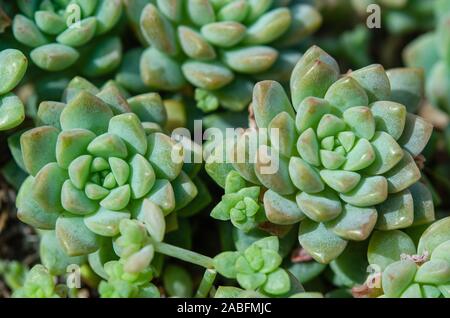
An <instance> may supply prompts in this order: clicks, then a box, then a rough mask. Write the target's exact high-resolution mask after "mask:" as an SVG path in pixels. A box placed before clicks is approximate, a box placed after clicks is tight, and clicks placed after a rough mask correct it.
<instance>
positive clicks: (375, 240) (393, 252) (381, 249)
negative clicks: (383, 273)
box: [367, 230, 420, 270]
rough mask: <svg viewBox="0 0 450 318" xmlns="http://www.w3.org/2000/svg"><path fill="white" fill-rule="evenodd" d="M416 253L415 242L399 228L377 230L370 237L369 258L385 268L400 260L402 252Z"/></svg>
mask: <svg viewBox="0 0 450 318" xmlns="http://www.w3.org/2000/svg"><path fill="white" fill-rule="evenodd" d="M415 253H416V247H415V245H414V242H413V241H412V239H411V238H410V237H409V236H408V235H407V234H405V233H403V232H401V231H399V230H392V231H387V232H383V231H375V232H374V233H373V234H372V237H371V238H370V242H369V248H368V250H367V259H368V260H369V263H370V264H372V265H377V266H379V267H380V270H384V269H385V268H386V267H387V266H388V265H389V264H392V263H394V262H396V261H398V260H400V255H401V254H407V255H414V254H415ZM419 253H420V252H419Z"/></svg>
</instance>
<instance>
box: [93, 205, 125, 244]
mask: <svg viewBox="0 0 450 318" xmlns="http://www.w3.org/2000/svg"><path fill="white" fill-rule="evenodd" d="M129 218H130V213H128V212H127V211H111V210H108V209H105V208H103V207H100V209H98V211H97V212H95V213H94V214H92V215H88V216H86V217H84V224H85V225H86V227H87V228H88V229H89V230H91V231H92V232H93V233H95V234H98V235H101V236H111V237H112V236H116V235H117V234H119V224H120V221H122V220H123V219H129Z"/></svg>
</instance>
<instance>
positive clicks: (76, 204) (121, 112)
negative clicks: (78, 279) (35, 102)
mask: <svg viewBox="0 0 450 318" xmlns="http://www.w3.org/2000/svg"><path fill="white" fill-rule="evenodd" d="M132 111H134V112H132ZM38 119H39V121H40V123H41V125H40V126H38V127H36V128H33V129H30V130H28V131H25V132H23V133H21V135H20V138H19V136H18V135H16V136H13V137H12V138H11V139H10V147H11V150H12V153H13V154H14V157H15V159H16V160H17V162H18V164H19V166H21V167H22V168H24V169H25V170H26V171H27V172H28V173H29V174H30V176H29V177H28V178H27V179H26V180H25V182H24V183H23V184H22V186H21V188H20V190H19V194H18V196H17V202H16V204H17V208H18V217H19V219H21V220H22V221H23V222H25V223H28V224H30V225H32V226H33V227H35V228H37V229H43V230H54V232H53V234H52V235H49V237H48V241H49V242H48V243H46V244H44V245H43V247H42V245H41V249H42V248H44V253H43V255H41V256H42V260H43V263H44V265H45V266H46V267H47V268H48V269H49V270H50V272H52V273H60V272H61V271H63V270H64V266H62V264H63V263H64V262H63V261H62V260H63V259H64V255H65V256H66V258H67V257H69V256H70V257H75V258H76V257H78V258H77V261H76V262H75V263H77V262H82V261H83V258H82V257H83V256H85V255H88V254H92V253H94V252H96V251H98V250H99V248H101V247H102V246H104V245H105V240H107V241H108V240H109V241H111V238H112V237H115V236H116V235H118V234H119V230H120V229H119V224H120V222H121V221H122V220H124V219H125V220H128V219H138V220H142V221H144V222H145V221H148V222H150V221H151V222H150V223H149V224H151V225H148V226H149V232H150V233H151V234H152V236H153V237H154V238H155V239H158V240H162V238H163V236H164V233H165V230H166V228H165V220H164V218H165V217H167V216H168V215H170V214H173V213H176V211H180V210H181V209H183V208H186V207H187V206H188V204H189V203H190V202H191V201H192V200H193V199H194V198H195V197H196V196H197V194H198V189H197V186H196V185H195V183H194V182H193V181H192V179H191V178H194V177H195V173H196V171H198V169H194V165H195V164H184V163H183V160H182V159H183V157H182V155H183V154H185V155H189V153H190V151H189V150H184V148H183V146H182V145H181V144H180V143H177V142H175V141H174V140H172V139H171V138H170V137H169V136H167V135H165V134H164V133H163V131H162V129H161V126H164V124H165V121H166V112H165V108H164V106H163V103H162V101H161V98H160V97H159V95H157V94H153V93H149V94H144V95H139V96H135V97H132V98H129V99H126V98H125V97H124V95H122V94H121V92H120V88H119V87H118V86H116V85H115V84H114V83H109V84H107V85H106V86H105V87H103V88H102V89H101V90H99V89H97V88H96V87H95V86H94V85H92V84H91V83H89V82H88V81H86V80H84V79H82V78H79V77H77V78H74V79H73V80H72V81H71V82H70V84H69V85H68V87H67V89H66V91H65V94H64V103H60V102H42V103H41V105H40V107H39V111H38ZM19 140H20V145H19V144H18V141H19ZM180 155H181V157H178V156H180ZM175 159H178V160H175ZM183 169H184V170H186V171H187V172H185V171H184V170H183ZM188 174H189V175H188ZM203 189H204V187H203ZM191 208H192V210H195V209H197V208H198V207H194V206H192V207H191ZM171 217H172V218H175V219H176V215H171ZM149 220H150V221H149ZM55 240H56V242H55ZM106 245H107V244H106ZM55 253H56V254H57V255H59V257H55V255H56V254H55ZM41 254H42V253H41ZM54 260H58V262H56V263H55V262H54ZM49 264H53V266H50V265H49ZM68 264H70V262H69V263H68Z"/></svg>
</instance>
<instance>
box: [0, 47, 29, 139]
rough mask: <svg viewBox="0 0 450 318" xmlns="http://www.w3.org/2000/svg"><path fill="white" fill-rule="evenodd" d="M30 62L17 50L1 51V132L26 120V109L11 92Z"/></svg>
mask: <svg viewBox="0 0 450 318" xmlns="http://www.w3.org/2000/svg"><path fill="white" fill-rule="evenodd" d="M27 66H28V60H27V58H26V57H25V55H23V53H22V52H20V51H19V50H16V49H6V50H3V51H0V131H2V130H8V129H11V128H14V127H16V126H18V125H20V124H21V123H22V122H23V120H24V119H25V107H24V105H23V103H22V101H21V100H20V98H19V97H17V96H16V95H15V94H14V93H11V91H12V90H13V89H14V88H15V87H16V86H17V84H19V82H20V81H21V80H22V78H23V76H24V75H25V72H26V71H27Z"/></svg>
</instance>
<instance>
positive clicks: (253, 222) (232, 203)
mask: <svg viewBox="0 0 450 318" xmlns="http://www.w3.org/2000/svg"><path fill="white" fill-rule="evenodd" d="M245 184H246V181H245V179H244V178H242V177H241V176H240V175H239V173H238V172H237V171H231V172H230V173H229V174H228V176H227V179H226V181H225V195H224V196H222V200H221V201H220V202H219V204H217V205H216V206H215V207H214V209H213V210H212V211H211V216H212V217H213V218H215V219H218V220H222V221H228V220H231V223H232V224H233V225H234V226H236V227H237V228H238V229H240V230H242V231H245V232H248V231H250V230H252V229H255V228H256V227H257V226H258V224H260V223H261V222H262V221H263V220H265V215H264V211H263V207H262V204H260V203H259V195H260V191H261V188H260V187H258V186H252V187H245Z"/></svg>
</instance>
